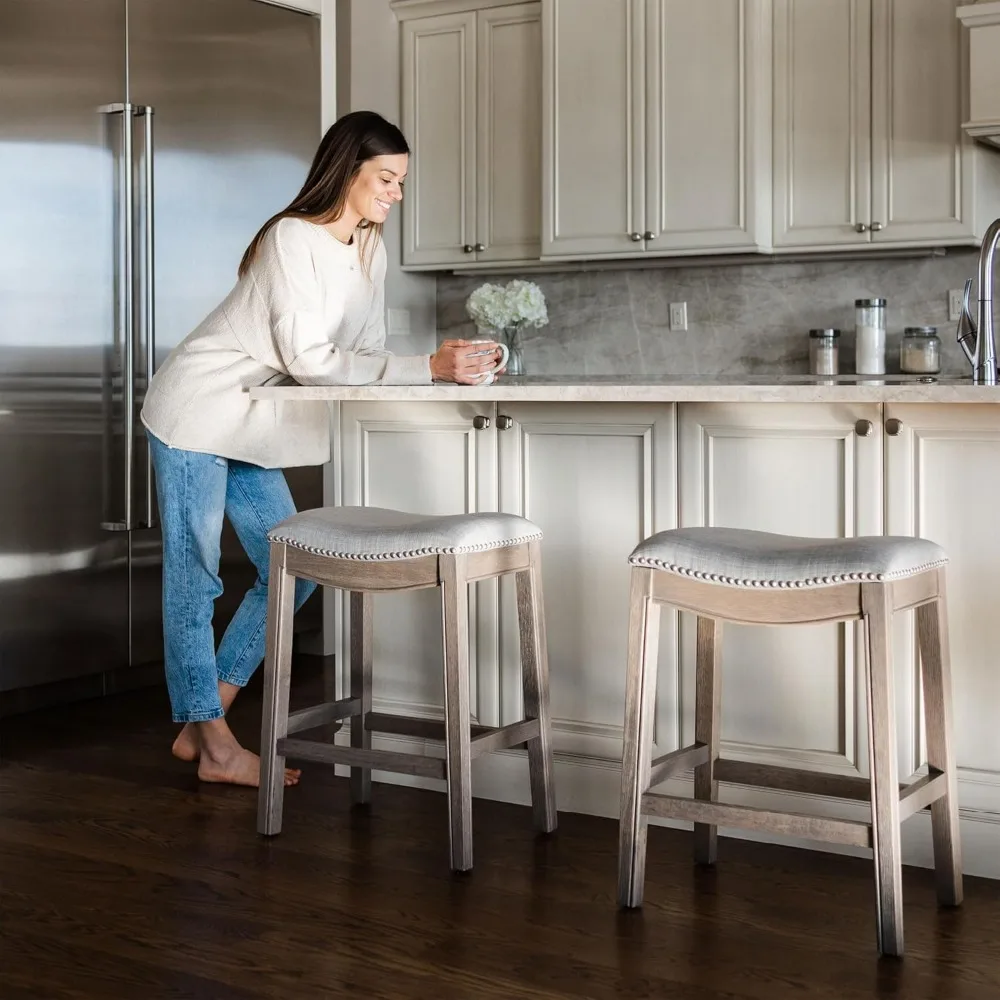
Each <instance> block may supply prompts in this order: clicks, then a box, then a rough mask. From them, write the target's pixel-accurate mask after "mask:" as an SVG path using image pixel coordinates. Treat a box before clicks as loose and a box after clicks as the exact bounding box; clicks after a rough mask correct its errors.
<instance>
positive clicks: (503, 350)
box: [465, 340, 510, 385]
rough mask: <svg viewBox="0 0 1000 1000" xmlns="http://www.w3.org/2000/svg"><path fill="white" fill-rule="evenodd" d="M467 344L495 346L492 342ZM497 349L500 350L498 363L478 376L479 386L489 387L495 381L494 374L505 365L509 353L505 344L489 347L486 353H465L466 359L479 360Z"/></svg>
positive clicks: (470, 342)
mask: <svg viewBox="0 0 1000 1000" xmlns="http://www.w3.org/2000/svg"><path fill="white" fill-rule="evenodd" d="M469 344H470V345H471V344H496V341H493V340H470V341H469ZM497 348H499V349H500V354H501V355H502V356H501V358H500V360H499V362H497V364H496V365H494V367H493V368H491V369H490V370H489V371H485V372H483V373H482V374H481V375H480V376H479V382H480V384H481V385H490V384H491V383H492V382H495V381H496V377H497V375H496V373H497V372H498V371H500V369H501V368H503V367H504V365H506V364H507V359H508V358H509V357H510V351H509V350H508V349H507V345H506V344H496V347H490V349H489V350H488V351H468V352H467V353H466V355H465V356H466V357H467V358H479V357H483V356H488V355H490V354H492V353H493V352H494V350H496V349H497Z"/></svg>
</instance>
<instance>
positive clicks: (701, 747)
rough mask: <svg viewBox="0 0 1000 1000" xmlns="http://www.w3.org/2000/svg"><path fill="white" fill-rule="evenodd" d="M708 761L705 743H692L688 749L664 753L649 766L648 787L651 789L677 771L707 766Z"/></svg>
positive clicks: (682, 748) (683, 748) (707, 750)
mask: <svg viewBox="0 0 1000 1000" xmlns="http://www.w3.org/2000/svg"><path fill="white" fill-rule="evenodd" d="M708 761H709V749H708V744H707V743H692V744H691V746H689V747H681V749H680V750H672V751H671V752H670V753H665V754H664V755H663V756H662V757H657V758H656V760H654V761H653V763H652V764H650V765H649V787H650V788H653V787H654V786H655V785H659V784H660V783H661V782H663V781H666V780H667V778H669V777H670V776H671V775H673V774H676V773H677V772H678V771H685V770H687V769H688V768H689V767H697V766H698V765H699V764H707V763H708Z"/></svg>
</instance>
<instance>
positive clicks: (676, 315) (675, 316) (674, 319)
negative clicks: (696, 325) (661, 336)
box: [670, 302, 688, 330]
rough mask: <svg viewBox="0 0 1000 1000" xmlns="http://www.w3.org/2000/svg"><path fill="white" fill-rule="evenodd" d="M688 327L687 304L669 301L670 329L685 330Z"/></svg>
mask: <svg viewBox="0 0 1000 1000" xmlns="http://www.w3.org/2000/svg"><path fill="white" fill-rule="evenodd" d="M687 328H688V304H687V303H686V302H671V303H670V329H671V330H686V329H687Z"/></svg>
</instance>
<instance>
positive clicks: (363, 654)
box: [351, 591, 374, 805]
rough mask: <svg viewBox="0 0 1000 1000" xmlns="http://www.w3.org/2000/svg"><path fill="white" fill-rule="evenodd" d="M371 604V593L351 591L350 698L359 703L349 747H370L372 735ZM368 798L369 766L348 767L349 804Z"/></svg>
mask: <svg viewBox="0 0 1000 1000" xmlns="http://www.w3.org/2000/svg"><path fill="white" fill-rule="evenodd" d="M372 604H373V598H372V595H371V594H365V593H359V592H358V591H352V592H351V697H352V698H357V699H358V700H359V701H360V702H361V711H360V714H358V715H353V716H351V746H352V747H356V748H360V749H363V750H370V749H371V746H372V734H371V730H370V729H369V728H368V713H369V712H371V710H372V656H373V652H372V646H373V642H374V640H373V629H372ZM371 797H372V769H371V768H370V767H352V768H351V803H352V804H353V805H361V804H364V803H366V802H370V801H371Z"/></svg>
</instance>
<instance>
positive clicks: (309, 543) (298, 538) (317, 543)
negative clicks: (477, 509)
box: [268, 507, 542, 561]
mask: <svg viewBox="0 0 1000 1000" xmlns="http://www.w3.org/2000/svg"><path fill="white" fill-rule="evenodd" d="M541 537H542V532H541V530H540V529H539V528H538V527H537V525H534V524H532V523H531V521H528V520H526V519H525V518H523V517H517V516H516V515H515V514H492V513H483V514H446V515H428V514H408V513H406V512H404V511H401V510H387V509H386V508H384V507H318V508H317V509H316V510H306V511H302V513H300V514H293V515H292V516H291V517H290V518H288V519H287V520H285V521H282V522H281V523H280V524H277V525H275V526H274V528H272V529H271V531H270V532H269V534H268V538H270V539H271V541H274V542H284V543H285V544H286V545H294V546H295V547H296V548H299V549H305V550H306V551H307V552H315V553H316V554H318V555H324V556H331V557H334V558H337V559H372V560H386V561H391V560H399V559H414V558H417V557H418V556H426V555H445V554H458V553H463V552H483V551H485V550H487V549H501V548H505V547H506V546H508V545H519V544H521V543H522V542H530V541H533V540H535V539H539V538H541Z"/></svg>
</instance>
